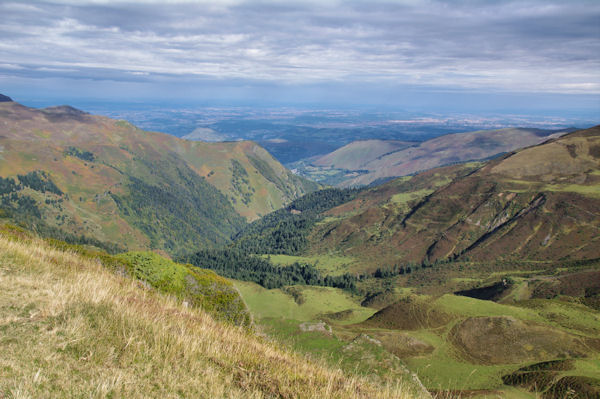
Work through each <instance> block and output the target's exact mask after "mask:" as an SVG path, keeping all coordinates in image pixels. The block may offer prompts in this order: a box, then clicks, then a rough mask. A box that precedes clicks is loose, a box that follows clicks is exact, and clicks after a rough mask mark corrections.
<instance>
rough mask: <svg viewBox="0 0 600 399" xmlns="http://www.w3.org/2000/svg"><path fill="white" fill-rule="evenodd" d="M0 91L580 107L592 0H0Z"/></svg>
mask: <svg viewBox="0 0 600 399" xmlns="http://www.w3.org/2000/svg"><path fill="white" fill-rule="evenodd" d="M0 15H2V20H1V23H0V93H3V94H6V95H9V96H11V97H13V98H15V99H16V100H20V101H22V102H24V103H26V102H28V101H29V102H33V103H35V102H41V103H43V102H53V101H58V102H59V103H66V102H68V101H70V102H71V103H82V102H85V101H88V102H93V101H99V102H114V103H128V102H129V103H143V102H148V103H161V102H166V103H169V102H172V103H182V104H185V103H190V104H192V103H205V104H210V103H215V104H227V103H231V104H235V103H247V104H257V105H260V104H269V105H277V104H282V105H285V104H292V105H293V104H305V105H314V106H319V105H327V106H336V105H339V106H365V107H379V106H380V107H390V108H394V107H400V108H411V107H412V108H413V109H423V110H426V109H428V108H429V109H431V110H443V109H448V110H457V111H468V110H474V111H476V112H485V111H489V112H514V111H518V110H523V111H524V112H545V111H546V110H548V111H550V110H554V111H553V112H560V110H563V111H564V112H575V113H577V112H581V113H584V114H586V115H588V116H590V115H591V116H594V117H595V116H598V119H599V120H600V1H598V0H571V1H554V0H529V1H527V0H519V1H484V0H464V1H458V0H457V1H436V0H427V1H416V0H411V1H409V0H406V1H391V0H390V1H378V0H374V1H329V0H320V1H317V0H315V1H293V0H291V1H239V0H224V1H168V0H167V1H151V0H147V1H136V2H133V1H130V2H120V1H103V0H94V1H89V0H88V1H86V0H72V1H69V0H65V1H10V0H2V1H1V2H0Z"/></svg>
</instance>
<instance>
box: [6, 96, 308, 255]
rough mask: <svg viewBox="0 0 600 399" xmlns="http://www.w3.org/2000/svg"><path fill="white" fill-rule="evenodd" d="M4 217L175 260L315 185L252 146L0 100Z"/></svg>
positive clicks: (50, 231) (213, 242)
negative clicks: (160, 253) (172, 256)
mask: <svg viewBox="0 0 600 399" xmlns="http://www.w3.org/2000/svg"><path fill="white" fill-rule="evenodd" d="M0 177H2V180H1V181H0V195H1V202H0V204H1V205H0V212H2V213H3V214H4V216H8V217H11V218H13V219H15V220H16V221H18V222H20V223H23V224H25V225H27V226H30V227H33V228H35V229H36V230H37V231H40V232H46V233H47V234H50V235H58V236H59V237H60V238H63V239H67V238H68V239H69V240H70V241H77V240H78V241H79V242H86V243H93V244H98V243H100V242H105V243H106V242H108V243H112V244H110V245H112V246H113V247H115V245H116V246H120V247H127V248H130V249H148V248H150V249H163V250H165V251H167V252H168V253H172V254H173V253H178V252H182V251H184V250H188V249H189V248H195V247H207V246H208V247H210V246H215V245H221V244H224V243H226V242H228V241H229V238H230V236H231V235H232V234H234V233H236V232H237V231H238V230H239V229H241V228H242V227H243V226H244V225H245V223H246V221H247V220H254V219H256V218H258V217H260V216H261V215H263V214H266V213H269V212H271V211H273V210H276V209H278V208H280V207H282V206H284V205H285V204H287V203H288V202H289V201H291V200H293V199H294V198H296V197H298V196H300V195H302V194H304V193H307V192H310V191H312V190H315V189H316V188H317V187H318V186H317V185H316V184H314V183H312V182H309V181H307V180H305V179H303V178H301V177H298V176H295V175H293V174H292V173H290V172H289V171H288V170H287V169H285V168H284V167H283V166H282V165H281V164H280V163H279V162H277V161H276V160H275V159H274V158H273V157H272V156H271V155H269V154H268V153H267V152H266V151H265V150H264V149H263V148H261V147H260V146H258V145H257V144H255V143H253V142H235V143H205V142H192V141H187V140H182V139H178V138H176V137H173V136H170V135H167V134H162V133H154V132H147V131H143V130H140V129H138V128H136V127H135V126H133V125H131V124H129V123H128V122H126V121H122V120H113V119H110V118H106V117H101V116H95V115H90V114H88V113H86V112H83V111H80V110H77V109H75V108H72V107H69V106H59V107H50V108H45V109H33V108H29V107H25V106H23V105H20V104H18V103H15V102H2V103H0Z"/></svg>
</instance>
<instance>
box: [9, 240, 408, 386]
mask: <svg viewBox="0 0 600 399" xmlns="http://www.w3.org/2000/svg"><path fill="white" fill-rule="evenodd" d="M0 308H1V309H2V313H1V314H2V318H1V319H0V347H1V351H2V357H1V358H0V368H1V369H2V373H1V374H0V394H1V395H2V396H3V397H30V396H31V397H65V396H69V397H79V396H86V397H127V398H136V397H139V398H145V397H206V398H211V397H239V398H242V397H243V398H250V397H252V398H261V397H274V396H276V397H284V398H291V397H339V398H347V397H365V398H374V397H381V398H392V397H398V398H403V397H409V396H408V393H407V392H406V391H403V389H402V387H399V386H395V387H386V386H381V385H377V384H375V383H373V382H369V381H368V380H366V379H365V378H362V377H352V376H348V375H346V374H344V373H342V372H340V371H339V370H335V369H331V368H328V367H326V366H323V365H322V364H320V363H318V362H315V361H307V360H306V359H305V358H304V357H302V356H299V355H297V354H295V353H292V352H289V351H286V350H283V349H281V348H278V347H276V346H275V345H273V344H272V343H266V342H263V341H261V340H260V339H258V338H257V337H256V336H254V335H251V334H250V333H248V332H245V331H244V330H240V329H238V328H235V327H232V326H229V325H226V324H222V323H220V322H216V321H215V320H214V319H212V318H211V317H210V316H209V315H208V314H207V313H205V312H203V311H201V310H198V309H193V308H188V307H185V306H182V304H181V303H180V302H179V301H177V300H174V299H173V298H169V297H166V296H163V295H160V294H158V293H156V292H155V291H148V290H145V289H143V288H140V286H139V284H138V283H136V282H135V281H134V280H131V279H128V278H124V277H120V276H118V275H115V274H113V273H110V272H109V271H107V270H106V269H104V268H103V267H102V266H101V265H100V264H99V263H98V262H97V261H91V260H88V259H85V258H82V257H81V256H79V255H77V254H74V253H72V252H63V251H61V250H57V249H54V248H51V247H49V246H48V245H47V244H45V243H44V242H42V241H38V240H33V241H32V242H22V241H21V242H19V241H15V240H8V239H7V238H6V237H5V236H2V235H0Z"/></svg>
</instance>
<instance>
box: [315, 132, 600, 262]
mask: <svg viewBox="0 0 600 399" xmlns="http://www.w3.org/2000/svg"><path fill="white" fill-rule="evenodd" d="M457 172H458V174H457ZM451 173H454V174H455V177H452V176H451ZM426 180H429V181H430V182H431V181H436V180H437V183H436V184H434V185H433V186H432V185H430V186H429V187H423V186H422V183H423V182H424V181H426ZM435 185H438V187H434V186H435ZM599 187H600V127H598V126H597V127H594V128H591V129H588V130H583V131H577V132H574V133H571V134H567V135H565V136H563V137H561V138H559V139H552V140H550V141H548V142H546V143H543V144H540V145H536V146H532V147H528V148H525V149H522V150H519V151H516V152H511V153H509V154H507V155H504V156H502V157H501V158H498V159H495V160H492V161H489V162H487V163H485V164H483V166H481V164H479V166H478V165H477V164H471V165H469V164H464V165H456V166H451V167H446V168H441V169H432V170H430V171H428V172H424V173H422V174H417V175H415V176H414V177H410V178H404V179H400V180H395V181H392V182H389V183H387V184H385V185H383V186H381V187H377V188H374V189H372V190H369V191H365V192H363V193H361V195H359V196H358V197H357V198H356V199H355V200H353V201H351V202H349V203H346V204H344V205H341V206H339V207H338V208H334V209H332V210H330V211H328V212H327V213H326V214H327V215H330V216H331V218H330V220H329V221H327V222H326V223H321V224H320V225H319V226H318V228H316V229H315V230H313V231H312V232H311V235H310V237H311V238H310V240H311V246H312V248H313V251H316V252H319V253H320V252H323V251H325V252H327V251H332V250H334V251H336V252H338V253H343V254H345V255H351V256H353V257H356V258H360V259H363V261H364V263H365V264H367V263H369V262H370V261H371V260H372V259H377V262H378V263H379V264H391V265H393V264H397V263H398V262H400V263H406V262H415V263H418V264H420V263H422V262H435V261H448V260H456V259H463V260H465V259H469V260H471V261H481V262H484V261H485V262H491V261H497V260H499V259H501V260H505V261H514V262H558V261H577V260H585V259H595V258H600V245H598V243H599V241H600V216H599V215H600V189H599ZM370 198H371V199H370ZM375 198H379V200H375Z"/></svg>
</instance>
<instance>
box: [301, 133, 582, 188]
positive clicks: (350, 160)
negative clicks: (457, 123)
mask: <svg viewBox="0 0 600 399" xmlns="http://www.w3.org/2000/svg"><path fill="white" fill-rule="evenodd" d="M573 130H574V129H563V130H547V129H531V128H506V129H497V130H479V131H474V132H465V133H454V134H447V135H444V136H440V137H436V138H433V139H429V140H426V141H424V142H407V141H396V140H362V141H354V142H352V143H350V144H347V145H345V146H343V147H341V148H338V149H337V150H335V151H333V152H331V153H329V154H326V155H323V156H318V157H315V158H310V159H307V160H304V161H302V162H299V163H297V164H294V166H295V167H300V172H301V173H302V174H304V175H306V176H309V177H313V178H315V179H316V180H318V181H323V182H324V183H330V184H335V185H337V186H341V187H349V186H359V185H369V184H373V183H377V182H379V183H380V182H383V181H385V180H389V179H391V178H393V177H398V176H407V175H412V174H415V173H418V172H422V171H425V170H429V169H432V168H435V167H439V166H444V165H451V164H456V163H463V162H468V161H475V160H485V159H489V158H492V157H495V156H498V155H501V154H503V153H507V152H510V151H513V150H516V149H518V148H522V147H527V146H530V145H535V144H540V143H542V142H544V141H546V140H549V139H552V138H556V137H560V136H561V135H563V134H565V133H568V132H571V131H573Z"/></svg>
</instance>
